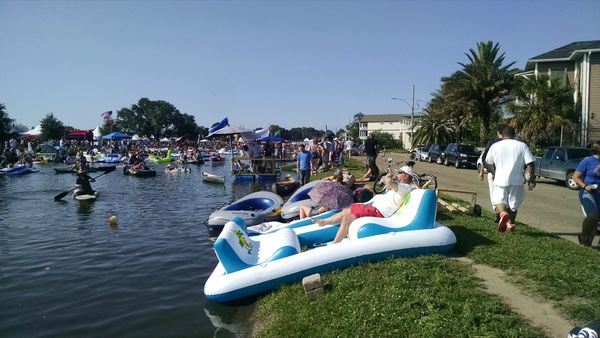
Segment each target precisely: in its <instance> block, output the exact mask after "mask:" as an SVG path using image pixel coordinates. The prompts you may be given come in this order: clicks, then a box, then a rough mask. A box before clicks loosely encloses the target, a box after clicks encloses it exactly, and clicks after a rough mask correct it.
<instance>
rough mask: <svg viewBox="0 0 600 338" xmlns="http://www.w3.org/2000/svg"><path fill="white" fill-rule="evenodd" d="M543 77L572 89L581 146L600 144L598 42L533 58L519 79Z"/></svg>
mask: <svg viewBox="0 0 600 338" xmlns="http://www.w3.org/2000/svg"><path fill="white" fill-rule="evenodd" d="M544 73H545V74H548V75H549V76H551V77H557V78H559V79H561V80H563V81H565V82H567V83H569V84H570V85H571V86H572V87H573V89H574V90H573V98H574V100H575V107H576V109H577V110H578V113H579V114H580V116H581V122H580V125H579V130H580V131H581V133H580V135H579V140H580V144H581V145H585V144H587V143H588V142H590V141H592V140H594V141H595V140H600V40H595V41H579V42H573V43H570V44H568V45H565V46H562V47H559V48H556V49H554V50H551V51H549V52H546V53H543V54H540V55H538V56H535V57H532V58H531V59H529V60H527V65H526V66H525V71H524V72H523V73H520V74H518V75H521V76H537V75H538V74H544Z"/></svg>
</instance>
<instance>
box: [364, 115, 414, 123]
mask: <svg viewBox="0 0 600 338" xmlns="http://www.w3.org/2000/svg"><path fill="white" fill-rule="evenodd" d="M415 116H416V114H415ZM404 118H410V114H374V115H363V117H362V118H361V119H360V122H398V121H400V120H402V119H404Z"/></svg>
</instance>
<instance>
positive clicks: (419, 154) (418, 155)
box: [410, 146, 431, 161]
mask: <svg viewBox="0 0 600 338" xmlns="http://www.w3.org/2000/svg"><path fill="white" fill-rule="evenodd" d="M429 147H431V146H418V147H416V148H415V149H413V151H412V152H411V154H410V159H411V160H415V161H427V156H428V154H429Z"/></svg>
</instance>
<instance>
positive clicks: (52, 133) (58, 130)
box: [40, 113, 65, 140]
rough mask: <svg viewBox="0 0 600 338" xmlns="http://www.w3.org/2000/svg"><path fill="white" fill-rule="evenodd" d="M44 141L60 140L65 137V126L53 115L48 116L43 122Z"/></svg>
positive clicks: (41, 122)
mask: <svg viewBox="0 0 600 338" xmlns="http://www.w3.org/2000/svg"><path fill="white" fill-rule="evenodd" d="M40 125H41V127H42V134H41V135H40V137H41V138H42V140H58V139H60V138H62V137H63V136H64V135H65V126H64V125H63V123H62V122H61V121H59V120H58V119H57V118H56V117H54V114H53V113H50V114H47V115H46V116H45V117H44V118H43V119H42V120H41V121H40Z"/></svg>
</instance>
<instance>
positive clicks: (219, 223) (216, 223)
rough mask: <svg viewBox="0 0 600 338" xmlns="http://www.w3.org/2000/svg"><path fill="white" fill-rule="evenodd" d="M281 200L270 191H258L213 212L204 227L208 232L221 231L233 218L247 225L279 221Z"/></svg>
mask: <svg viewBox="0 0 600 338" xmlns="http://www.w3.org/2000/svg"><path fill="white" fill-rule="evenodd" d="M282 205H283V199H282V198H281V197H280V196H279V195H277V194H275V193H272V192H270V191H258V192H255V193H252V194H249V195H246V196H244V197H242V198H240V199H239V200H237V201H235V202H233V203H231V204H229V205H224V206H221V207H220V208H218V209H217V210H215V211H214V212H213V213H212V214H210V216H209V217H208V219H207V220H206V225H207V226H208V229H209V231H210V232H217V231H220V230H221V229H223V225H225V223H227V222H229V221H230V220H231V219H232V218H234V217H240V219H243V220H244V222H245V223H246V224H248V225H254V224H259V223H262V222H267V221H273V220H277V219H279V213H280V211H281V206H282Z"/></svg>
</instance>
